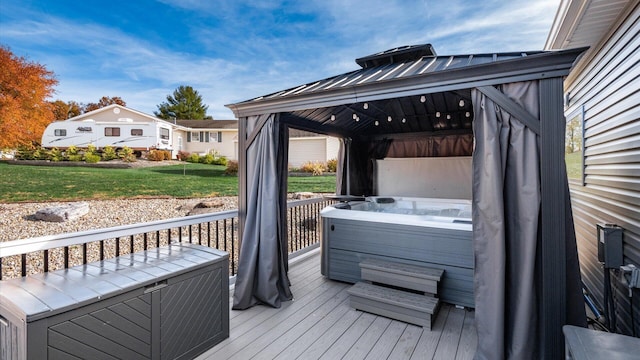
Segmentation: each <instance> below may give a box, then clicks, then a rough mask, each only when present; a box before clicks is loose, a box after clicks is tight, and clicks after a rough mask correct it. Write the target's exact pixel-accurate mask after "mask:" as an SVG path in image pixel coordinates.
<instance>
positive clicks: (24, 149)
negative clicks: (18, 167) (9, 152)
mask: <svg viewBox="0 0 640 360" xmlns="http://www.w3.org/2000/svg"><path fill="white" fill-rule="evenodd" d="M35 150H36V149H34V148H33V147H32V146H27V145H20V146H18V151H16V159H18V160H33V153H34V152H35Z"/></svg>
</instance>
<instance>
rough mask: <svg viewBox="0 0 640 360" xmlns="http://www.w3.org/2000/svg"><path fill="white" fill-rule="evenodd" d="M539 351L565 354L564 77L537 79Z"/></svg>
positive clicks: (547, 354)
mask: <svg viewBox="0 0 640 360" xmlns="http://www.w3.org/2000/svg"><path fill="white" fill-rule="evenodd" d="M539 92H540V100H539V101H540V143H539V146H540V177H541V223H542V226H541V228H542V230H541V231H542V233H541V236H540V247H541V249H540V252H539V254H540V262H539V263H540V266H541V276H542V281H541V289H540V312H541V313H540V317H539V319H540V322H541V323H540V330H541V332H542V333H541V334H540V336H541V344H542V348H541V349H540V350H541V351H540V355H541V356H542V357H543V358H545V359H561V358H563V356H564V355H563V354H564V336H563V335H562V326H563V325H565V324H566V322H567V316H566V309H567V297H566V284H567V276H566V275H567V274H566V268H567V259H566V254H565V252H566V251H565V246H566V245H565V242H566V239H565V234H566V231H565V227H566V222H565V221H566V219H565V208H564V202H565V201H566V199H565V184H564V182H563V181H564V180H563V179H564V171H565V165H564V134H565V119H564V114H563V102H562V99H563V80H562V78H560V77H554V78H550V79H543V80H540V88H539Z"/></svg>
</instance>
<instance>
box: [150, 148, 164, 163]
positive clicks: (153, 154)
mask: <svg viewBox="0 0 640 360" xmlns="http://www.w3.org/2000/svg"><path fill="white" fill-rule="evenodd" d="M147 160H149V161H162V160H164V152H163V151H162V150H151V151H149V153H148V154H147Z"/></svg>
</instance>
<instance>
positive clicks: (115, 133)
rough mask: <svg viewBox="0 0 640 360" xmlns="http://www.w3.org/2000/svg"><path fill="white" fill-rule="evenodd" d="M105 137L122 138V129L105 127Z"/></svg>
mask: <svg viewBox="0 0 640 360" xmlns="http://www.w3.org/2000/svg"><path fill="white" fill-rule="evenodd" d="M104 136H109V137H120V128H119V127H111V126H109V127H105V128H104Z"/></svg>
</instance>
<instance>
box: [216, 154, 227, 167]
mask: <svg viewBox="0 0 640 360" xmlns="http://www.w3.org/2000/svg"><path fill="white" fill-rule="evenodd" d="M227 163H228V160H227V158H226V157H224V156H220V157H217V158H215V159H214V160H213V165H222V166H227Z"/></svg>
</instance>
